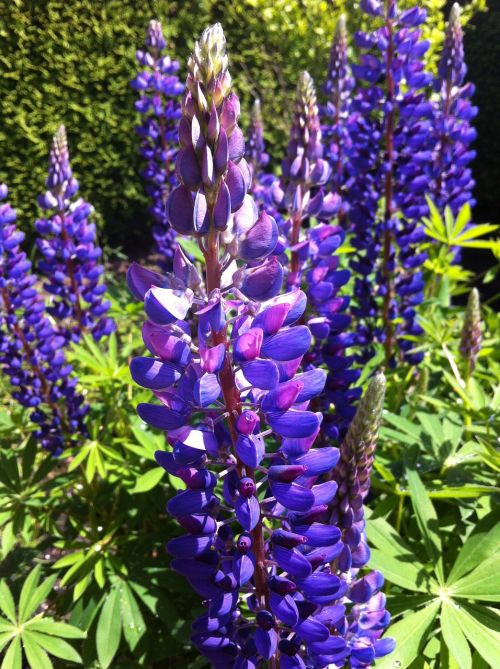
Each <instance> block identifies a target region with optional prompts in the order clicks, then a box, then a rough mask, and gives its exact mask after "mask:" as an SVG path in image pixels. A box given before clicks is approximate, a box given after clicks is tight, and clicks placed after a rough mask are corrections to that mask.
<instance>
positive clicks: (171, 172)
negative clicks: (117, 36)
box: [131, 21, 184, 269]
mask: <svg viewBox="0 0 500 669" xmlns="http://www.w3.org/2000/svg"><path fill="white" fill-rule="evenodd" d="M145 43H146V50H142V49H141V50H139V51H137V53H136V59H137V62H138V63H139V65H140V66H141V68H143V69H141V71H140V72H139V73H138V74H137V76H136V77H135V78H134V79H133V80H132V82H131V86H132V88H134V89H135V90H137V91H139V93H140V98H139V99H138V100H137V102H136V103H135V108H136V110H137V111H138V112H139V113H140V114H141V116H142V122H141V124H140V125H138V126H136V132H137V134H138V136H139V137H140V139H141V148H140V152H141V155H142V157H143V158H144V160H145V162H146V165H145V167H144V168H143V169H142V171H141V176H142V177H143V179H144V180H145V181H146V192H147V194H148V196H149V198H150V201H151V204H150V207H149V212H150V213H151V215H152V216H153V219H154V222H155V223H154V226H153V237H154V240H155V243H156V248H157V251H158V253H160V254H161V255H162V256H163V258H164V260H165V262H166V263H167V265H168V268H169V269H171V265H172V258H173V254H174V238H175V233H174V231H173V230H172V229H171V228H170V225H169V223H168V220H167V215H166V211H165V203H166V201H167V197H168V194H169V193H170V191H171V189H172V186H174V185H175V184H176V183H177V179H176V177H175V159H176V156H177V124H178V122H179V119H180V117H181V106H180V96H181V95H182V93H183V92H184V84H182V83H181V82H180V81H179V79H178V77H177V71H178V70H179V63H178V62H177V61H176V60H172V59H171V58H170V56H166V55H164V50H165V46H166V42H165V38H164V37H163V32H162V27H161V23H160V22H159V21H150V23H149V26H148V30H147V34H146V42H145Z"/></svg>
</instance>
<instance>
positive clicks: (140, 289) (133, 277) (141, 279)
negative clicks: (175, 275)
mask: <svg viewBox="0 0 500 669" xmlns="http://www.w3.org/2000/svg"><path fill="white" fill-rule="evenodd" d="M127 285H128V288H129V290H130V292H131V293H132V294H133V295H134V297H136V298H137V299H138V300H140V301H141V302H142V301H143V300H144V295H145V294H146V293H147V292H148V290H149V289H150V288H151V287H152V286H159V287H160V288H168V286H169V285H170V280H169V279H168V278H167V277H166V276H163V275H162V274H159V273H158V272H153V271H152V270H150V269H146V268H145V267H142V266H141V265H138V264H137V263H136V262H133V263H132V264H131V265H130V267H129V268H128V270H127Z"/></svg>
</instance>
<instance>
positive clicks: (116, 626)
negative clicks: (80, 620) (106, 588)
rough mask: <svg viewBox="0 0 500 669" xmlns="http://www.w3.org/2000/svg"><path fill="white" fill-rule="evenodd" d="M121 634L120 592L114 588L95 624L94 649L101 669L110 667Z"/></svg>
mask: <svg viewBox="0 0 500 669" xmlns="http://www.w3.org/2000/svg"><path fill="white" fill-rule="evenodd" d="M121 632H122V619H121V610H120V590H119V588H118V587H114V588H112V590H111V591H110V592H109V594H108V596H107V597H106V600H105V602H104V605H103V607H102V609H101V614H100V616H99V620H98V622H97V630H96V648H97V657H98V658H99V662H100V664H101V666H102V669H107V668H108V667H109V666H110V665H111V662H112V661H113V658H114V656H115V655H116V651H117V650H118V647H119V645H120V637H121Z"/></svg>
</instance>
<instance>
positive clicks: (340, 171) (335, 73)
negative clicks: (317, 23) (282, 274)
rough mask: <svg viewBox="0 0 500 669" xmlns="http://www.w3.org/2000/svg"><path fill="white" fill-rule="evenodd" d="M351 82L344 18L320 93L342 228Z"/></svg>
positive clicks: (328, 158) (347, 206)
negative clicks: (322, 97)
mask: <svg viewBox="0 0 500 669" xmlns="http://www.w3.org/2000/svg"><path fill="white" fill-rule="evenodd" d="M353 88H354V79H353V77H352V74H351V69H350V67H349V63H348V57H347V30H346V21H345V16H344V15H343V14H342V15H341V17H340V18H339V20H338V22H337V26H336V28H335V34H334V36H333V41H332V47H331V51H330V61H329V63H328V72H327V77H326V81H325V83H324V85H323V92H324V94H325V96H326V98H327V102H326V105H324V106H323V107H320V117H321V122H322V125H321V130H322V133H323V138H324V143H325V157H326V158H327V160H328V162H329V163H330V166H331V168H332V172H331V177H330V181H329V189H330V190H331V191H332V192H333V193H336V194H337V195H338V196H339V197H340V198H341V201H340V207H339V211H338V214H337V216H338V220H339V224H341V225H343V224H344V221H345V215H346V213H347V211H348V208H349V205H348V202H347V199H346V197H345V195H346V190H347V160H348V156H349V153H350V151H351V139H350V136H349V123H350V101H351V96H352V90H353Z"/></svg>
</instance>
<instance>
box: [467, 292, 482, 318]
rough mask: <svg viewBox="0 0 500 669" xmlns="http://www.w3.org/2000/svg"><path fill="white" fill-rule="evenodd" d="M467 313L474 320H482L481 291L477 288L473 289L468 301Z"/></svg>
mask: <svg viewBox="0 0 500 669" xmlns="http://www.w3.org/2000/svg"><path fill="white" fill-rule="evenodd" d="M467 311H468V312H469V313H470V316H472V317H473V318H474V319H479V318H480V307H479V291H478V289H477V288H473V289H472V290H471V291H470V293H469V299H468V300H467Z"/></svg>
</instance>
